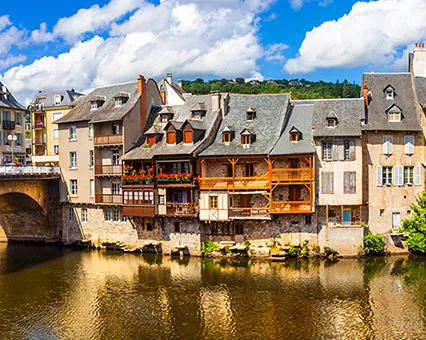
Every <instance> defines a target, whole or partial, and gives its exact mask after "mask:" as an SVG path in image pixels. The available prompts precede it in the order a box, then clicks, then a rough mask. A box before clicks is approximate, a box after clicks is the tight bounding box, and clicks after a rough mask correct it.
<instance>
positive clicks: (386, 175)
mask: <svg viewBox="0 0 426 340" xmlns="http://www.w3.org/2000/svg"><path fill="white" fill-rule="evenodd" d="M392 177H393V167H392V166H384V167H382V186H383V185H386V186H389V185H392V179H393V178H392Z"/></svg>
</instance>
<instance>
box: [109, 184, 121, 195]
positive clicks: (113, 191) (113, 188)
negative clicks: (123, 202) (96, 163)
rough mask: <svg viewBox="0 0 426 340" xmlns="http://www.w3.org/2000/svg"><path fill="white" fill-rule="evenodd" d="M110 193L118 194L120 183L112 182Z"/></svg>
mask: <svg viewBox="0 0 426 340" xmlns="http://www.w3.org/2000/svg"><path fill="white" fill-rule="evenodd" d="M111 185H112V194H113V195H120V183H118V182H112V184H111Z"/></svg>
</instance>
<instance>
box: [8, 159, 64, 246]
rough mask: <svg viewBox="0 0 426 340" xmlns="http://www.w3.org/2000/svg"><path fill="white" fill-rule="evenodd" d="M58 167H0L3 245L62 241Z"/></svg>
mask: <svg viewBox="0 0 426 340" xmlns="http://www.w3.org/2000/svg"><path fill="white" fill-rule="evenodd" d="M59 183H60V172H59V168H57V167H30V166H0V241H18V240H20V241H47V242H51V241H56V240H60V239H61V235H60V234H61V230H62V228H61V226H62V219H61V206H60V200H59Z"/></svg>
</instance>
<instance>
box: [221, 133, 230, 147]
mask: <svg viewBox="0 0 426 340" xmlns="http://www.w3.org/2000/svg"><path fill="white" fill-rule="evenodd" d="M222 142H223V143H225V144H229V143H231V132H229V131H224V132H222Z"/></svg>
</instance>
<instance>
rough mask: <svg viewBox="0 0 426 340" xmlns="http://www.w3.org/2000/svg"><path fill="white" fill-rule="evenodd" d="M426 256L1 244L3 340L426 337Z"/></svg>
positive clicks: (0, 276)
mask: <svg viewBox="0 0 426 340" xmlns="http://www.w3.org/2000/svg"><path fill="white" fill-rule="evenodd" d="M425 295H426V260H425V259H424V258H420V257H410V258H408V257H390V258H374V259H368V260H356V259H353V260H340V261H288V262H285V263H282V262H267V261H248V260H240V261H237V260H233V261H229V260H227V261H211V260H201V259H198V258H181V259H172V258H169V257H155V256H150V257H142V256H139V255H134V254H121V253H108V252H100V251H73V250H70V249H63V248H59V247H55V246H25V245H13V244H12V245H6V244H0V296H1V299H0V315H1V320H0V339H259V338H262V339H369V338H379V339H380V338H385V339H401V338H404V339H422V338H426V329H425V315H426V313H425V311H426V309H425V307H426V302H425V299H424V297H425Z"/></svg>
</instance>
